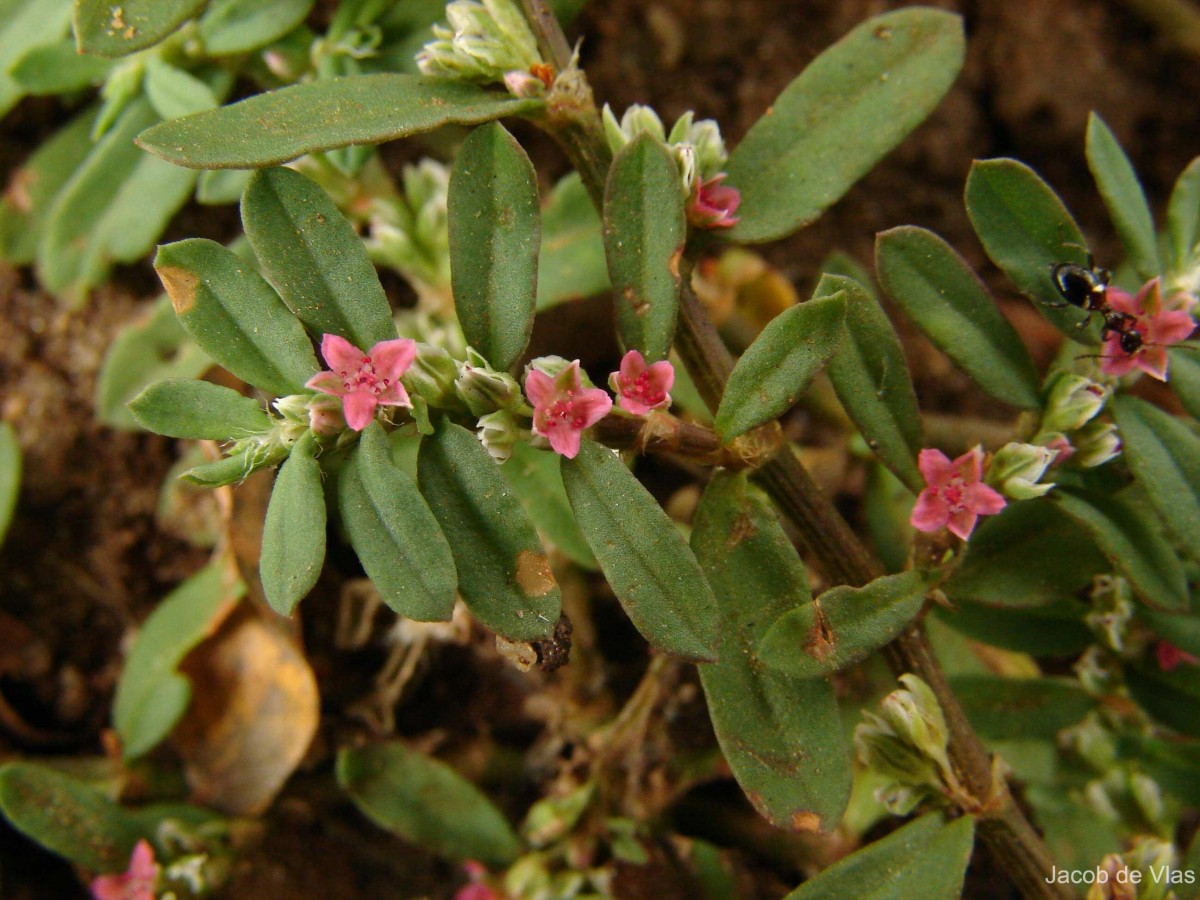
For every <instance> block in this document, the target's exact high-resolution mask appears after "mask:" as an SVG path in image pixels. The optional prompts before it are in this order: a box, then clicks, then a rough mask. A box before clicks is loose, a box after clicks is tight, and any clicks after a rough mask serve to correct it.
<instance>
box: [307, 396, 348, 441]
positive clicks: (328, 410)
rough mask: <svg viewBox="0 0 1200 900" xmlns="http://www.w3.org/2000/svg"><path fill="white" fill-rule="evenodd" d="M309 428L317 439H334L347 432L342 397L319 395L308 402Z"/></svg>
mask: <svg viewBox="0 0 1200 900" xmlns="http://www.w3.org/2000/svg"><path fill="white" fill-rule="evenodd" d="M308 427H309V428H311V429H312V433H313V434H315V435H316V436H317V437H333V436H334V435H337V434H341V433H342V432H343V431H345V430H346V415H345V412H344V411H343V409H342V401H341V398H340V397H331V396H330V395H329V394H317V395H316V396H315V397H313V398H312V399H311V400H309V401H308Z"/></svg>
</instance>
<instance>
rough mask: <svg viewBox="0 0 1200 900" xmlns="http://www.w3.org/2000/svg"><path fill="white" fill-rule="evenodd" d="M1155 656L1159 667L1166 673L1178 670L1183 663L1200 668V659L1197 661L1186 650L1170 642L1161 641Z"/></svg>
mask: <svg viewBox="0 0 1200 900" xmlns="http://www.w3.org/2000/svg"><path fill="white" fill-rule="evenodd" d="M1154 655H1155V656H1156V657H1157V658H1158V667H1159V668H1160V669H1162V670H1163V671H1164V672H1170V671H1173V670H1174V669H1177V668H1178V667H1179V665H1180V664H1181V663H1187V664H1188V665H1189V666H1200V659H1197V658H1196V657H1195V656H1193V655H1192V654H1191V653H1188V652H1187V651H1186V650H1180V649H1179V648H1178V647H1176V646H1175V645H1174V644H1172V643H1171V642H1170V641H1159V642H1158V644H1157V645H1156V646H1155V648H1154Z"/></svg>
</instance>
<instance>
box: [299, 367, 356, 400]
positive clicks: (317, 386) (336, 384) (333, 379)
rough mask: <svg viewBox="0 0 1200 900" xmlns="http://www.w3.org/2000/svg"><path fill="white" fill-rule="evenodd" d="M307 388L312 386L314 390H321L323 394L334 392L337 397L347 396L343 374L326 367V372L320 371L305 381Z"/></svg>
mask: <svg viewBox="0 0 1200 900" xmlns="http://www.w3.org/2000/svg"><path fill="white" fill-rule="evenodd" d="M304 386H305V387H306V388H312V389H313V390H314V391H320V392H321V393H323V394H333V396H335V397H345V396H346V385H345V383H344V382H343V381H342V376H340V375H338V374H337V372H330V371H329V370H328V369H326V370H325V371H324V372H318V373H317V374H316V375H314V376H313V377H312V378H310V379H308V381H306V382H304Z"/></svg>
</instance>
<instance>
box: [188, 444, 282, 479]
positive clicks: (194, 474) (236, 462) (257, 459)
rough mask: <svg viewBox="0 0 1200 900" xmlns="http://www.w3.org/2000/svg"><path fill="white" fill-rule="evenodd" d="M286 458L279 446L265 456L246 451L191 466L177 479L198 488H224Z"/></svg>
mask: <svg viewBox="0 0 1200 900" xmlns="http://www.w3.org/2000/svg"><path fill="white" fill-rule="evenodd" d="M286 456H287V451H286V449H284V448H283V447H281V446H279V445H275V447H274V449H273V451H272V452H269V453H265V454H264V453H261V452H255V451H254V450H246V451H244V452H242V453H237V454H234V455H233V456H227V457H225V458H224V459H218V460H216V461H215V462H210V463H204V464H203V465H199V466H193V467H192V468H190V469H188V470H187V471H185V472H181V473H180V475H179V477H180V478H182V479H183V480H184V481H186V482H188V483H189V484H194V485H196V486H198V487H207V488H215V487H224V486H225V485H227V484H236V483H238V482H242V481H245V480H246V479H247V478H248V477H249V476H250V473H252V472H256V471H258V470H259V469H265V468H267V467H268V466H273V465H275V464H276V463H279V462H282V461H283V459H284V457H286Z"/></svg>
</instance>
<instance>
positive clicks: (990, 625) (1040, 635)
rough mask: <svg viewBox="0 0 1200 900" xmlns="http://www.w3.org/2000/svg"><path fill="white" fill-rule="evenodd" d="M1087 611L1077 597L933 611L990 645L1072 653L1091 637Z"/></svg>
mask: <svg viewBox="0 0 1200 900" xmlns="http://www.w3.org/2000/svg"><path fill="white" fill-rule="evenodd" d="M1031 502H1032V501H1031ZM1090 611H1091V607H1090V606H1087V605H1085V604H1083V603H1080V602H1079V601H1078V600H1064V601H1060V602H1058V603H1054V604H1051V605H1048V606H1039V607H1034V608H1029V609H1021V608H1018V609H995V608H992V607H988V606H983V605H981V604H978V603H972V602H971V601H968V600H955V601H954V609H953V610H952V611H951V610H944V609H935V610H934V611H933V614H934V615H935V616H936V617H937V618H938V619H940V620H941V621H942V622H945V623H946V624H947V625H949V626H950V627H951V628H953V629H954V630H955V631H958V632H960V633H961V634H965V635H966V636H967V637H969V638H971V639H973V640H976V641H979V642H981V643H984V644H990V645H991V646H993V647H1002V648H1004V649H1005V650H1014V651H1016V652H1018V653H1028V654H1030V655H1031V656H1072V655H1074V654H1077V653H1079V652H1081V651H1082V650H1083V649H1084V648H1085V647H1087V646H1088V644H1091V643H1092V642H1093V640H1094V636H1093V634H1092V630H1091V629H1090V628H1088V627H1087V625H1086V624H1084V621H1083V617H1084V616H1085V615H1087V613H1089V612H1090Z"/></svg>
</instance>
